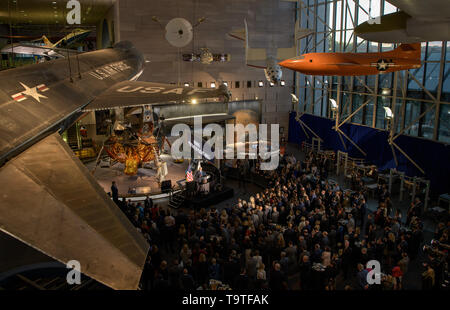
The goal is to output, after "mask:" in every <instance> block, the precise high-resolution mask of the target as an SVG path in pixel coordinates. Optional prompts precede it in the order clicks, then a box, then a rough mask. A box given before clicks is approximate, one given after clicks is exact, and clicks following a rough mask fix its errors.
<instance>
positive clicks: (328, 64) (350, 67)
mask: <svg viewBox="0 0 450 310" xmlns="http://www.w3.org/2000/svg"><path fill="white" fill-rule="evenodd" d="M402 56H403V54H401V53H395V52H393V51H392V52H384V53H309V54H304V55H302V56H299V57H295V58H291V59H288V60H285V61H282V62H281V63H280V65H281V66H282V67H285V68H289V69H291V70H294V71H298V72H301V73H303V74H308V75H335V76H359V75H373V74H380V73H389V72H394V71H400V70H407V69H414V68H419V67H420V66H421V63H420V58H410V57H402Z"/></svg>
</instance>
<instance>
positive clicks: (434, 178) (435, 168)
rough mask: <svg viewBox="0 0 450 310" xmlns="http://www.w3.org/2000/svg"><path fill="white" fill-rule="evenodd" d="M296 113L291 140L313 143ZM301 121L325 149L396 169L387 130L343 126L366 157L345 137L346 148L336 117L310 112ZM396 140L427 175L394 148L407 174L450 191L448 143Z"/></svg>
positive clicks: (291, 121) (438, 190) (407, 138)
mask: <svg viewBox="0 0 450 310" xmlns="http://www.w3.org/2000/svg"><path fill="white" fill-rule="evenodd" d="M295 115H296V114H295V112H291V113H290V115H289V135H288V140H289V142H291V143H297V144H301V143H302V142H303V141H306V142H311V138H312V137H314V136H313V134H312V133H311V132H310V131H309V130H308V129H307V128H306V127H305V126H303V127H304V129H305V131H306V133H307V134H308V135H309V138H308V137H307V136H306V135H305V132H304V130H303V129H302V127H301V126H300V124H299V122H297V121H296V120H295ZM301 120H302V121H303V122H304V123H305V124H306V125H307V126H308V127H309V128H311V130H313V131H314V132H315V133H316V134H317V135H318V136H319V137H320V138H321V139H322V140H323V142H322V148H323V149H332V150H335V151H338V150H340V151H344V152H348V154H349V156H351V157H356V158H364V159H365V160H366V162H369V163H372V164H374V165H377V166H378V168H379V169H380V170H385V169H389V168H395V160H394V157H393V155H392V149H391V147H390V145H389V144H388V133H387V132H386V131H384V130H380V129H376V128H370V127H366V126H361V125H354V124H347V123H346V124H344V125H342V126H341V127H340V128H341V130H342V132H344V133H345V134H346V135H347V136H348V137H349V138H350V139H352V140H353V141H354V142H355V143H356V144H357V145H358V146H359V147H360V148H361V149H362V150H363V151H364V152H366V154H367V156H364V154H362V153H361V152H360V151H359V150H358V149H357V148H356V147H355V146H354V145H353V144H352V143H351V142H349V141H348V140H347V139H346V138H345V137H344V136H342V139H343V140H344V143H345V146H346V148H347V149H345V147H344V145H343V144H342V142H341V139H340V138H339V136H338V133H337V132H336V131H335V130H333V129H332V127H333V126H334V124H335V121H334V120H331V119H328V118H323V117H320V116H316V115H311V114H304V115H302V117H301ZM395 143H396V144H397V145H398V146H399V147H400V148H401V149H402V150H403V151H404V152H405V153H406V154H408V156H409V157H411V158H412V159H413V160H414V161H415V162H416V163H417V164H418V165H419V166H420V167H421V168H422V169H423V170H424V171H425V175H424V174H422V172H421V171H420V170H418V169H417V168H416V167H415V166H414V165H413V164H412V163H411V162H410V161H409V160H408V159H407V158H406V157H405V156H404V155H403V154H402V153H401V152H399V151H398V150H397V149H396V148H394V150H395V154H396V156H397V160H398V167H397V169H398V170H400V171H404V172H405V174H406V175H408V176H420V177H424V178H426V179H429V180H430V182H431V190H432V191H433V193H435V194H442V193H447V192H449V191H450V146H449V145H447V144H443V143H437V142H434V141H431V140H426V139H420V138H415V137H410V136H406V135H401V136H399V137H398V138H397V139H396V140H395Z"/></svg>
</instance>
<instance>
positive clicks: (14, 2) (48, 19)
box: [0, 0, 115, 27]
mask: <svg viewBox="0 0 450 310" xmlns="http://www.w3.org/2000/svg"><path fill="white" fill-rule="evenodd" d="M78 1H79V2H80V3H81V23H82V25H81V27H83V26H86V25H88V26H89V25H95V24H97V23H98V21H99V20H101V18H103V16H104V15H105V13H106V12H107V11H108V9H109V8H111V7H112V6H113V4H114V2H115V0H78ZM66 5H67V0H1V1H0V24H12V25H17V24H30V25H50V24H51V25H59V27H61V26H62V25H65V24H66V15H67V12H68V11H70V10H69V9H67V8H66Z"/></svg>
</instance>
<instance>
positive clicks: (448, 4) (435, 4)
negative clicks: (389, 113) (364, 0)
mask: <svg viewBox="0 0 450 310" xmlns="http://www.w3.org/2000/svg"><path fill="white" fill-rule="evenodd" d="M387 1H388V2H390V3H391V4H392V5H395V6H396V7H398V8H399V9H400V10H402V11H404V12H406V13H407V14H408V15H410V16H412V17H414V18H417V19H421V20H429V21H434V20H442V19H448V20H450V1H448V0H387Z"/></svg>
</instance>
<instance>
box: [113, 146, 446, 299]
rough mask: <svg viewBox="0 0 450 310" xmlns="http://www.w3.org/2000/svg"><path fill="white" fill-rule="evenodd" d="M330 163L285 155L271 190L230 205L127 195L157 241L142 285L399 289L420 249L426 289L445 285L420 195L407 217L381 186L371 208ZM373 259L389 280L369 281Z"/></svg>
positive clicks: (141, 226)
mask: <svg viewBox="0 0 450 310" xmlns="http://www.w3.org/2000/svg"><path fill="white" fill-rule="evenodd" d="M329 161H330V160H329V159H327V158H326V157H324V156H321V155H317V154H314V153H310V154H307V156H306V159H305V161H299V160H296V158H295V157H294V156H289V155H286V156H284V157H283V158H282V159H281V162H280V165H279V167H278V168H277V169H276V170H273V171H265V172H264V174H265V177H266V178H267V179H268V180H270V182H269V186H268V187H267V188H266V189H264V190H262V191H261V192H259V193H256V194H255V195H253V196H251V197H250V198H249V199H247V200H243V199H238V201H237V203H235V204H233V205H227V206H225V207H224V208H221V209H218V208H215V207H214V206H211V207H210V208H207V209H203V208H202V209H190V210H182V209H179V210H176V211H175V210H170V209H165V208H160V207H159V206H158V205H157V204H155V203H153V201H152V200H151V199H150V198H147V199H146V200H145V202H143V203H137V204H135V203H132V202H129V201H126V200H121V201H118V205H119V207H120V208H121V209H122V211H123V212H124V213H125V214H126V215H127V216H128V218H129V219H130V221H131V222H132V223H133V224H134V225H135V226H136V227H137V228H138V230H140V231H141V232H142V233H143V235H144V236H145V238H146V239H147V241H148V242H149V244H150V251H149V254H148V258H147V261H146V264H145V268H144V272H143V275H142V279H141V285H142V288H143V289H156V290H158V289H208V288H209V283H210V280H216V281H220V282H222V283H226V284H227V285H228V286H229V287H231V288H232V289H256V288H269V289H273V290H286V289H301V290H312V289H314V290H336V289H345V290H355V289H359V290H367V289H383V290H400V289H403V288H404V287H405V285H406V286H407V284H408V283H407V282H406V280H405V275H407V274H408V272H409V266H410V263H411V262H413V261H415V260H417V259H419V258H418V255H419V253H422V254H421V258H420V259H422V257H424V258H423V259H424V264H423V268H424V271H423V274H422V281H423V284H422V287H423V288H427V289H433V288H439V287H441V286H442V284H443V283H444V280H445V269H446V268H445V266H446V263H447V256H445V251H440V250H439V249H441V248H440V247H439V248H438V247H437V246H436V245H433V246H430V247H428V248H426V250H425V251H422V249H421V247H422V245H423V242H424V238H423V223H422V220H421V215H422V212H421V208H423V206H422V204H421V201H420V199H419V198H418V199H416V200H415V203H414V204H412V206H411V208H410V210H409V212H408V213H407V214H402V213H401V212H399V211H398V210H396V209H395V208H394V206H393V204H392V201H391V197H390V194H389V192H388V191H387V189H386V187H381V188H380V190H379V193H378V197H379V199H378V208H377V210H376V211H375V212H371V211H370V210H369V209H368V206H367V196H366V193H365V192H364V190H363V189H360V190H358V191H352V190H344V189H343V188H341V187H340V186H339V185H338V184H337V183H336V182H331V181H328V180H327V177H328V171H329V170H330V167H331V166H332V165H331V164H330V162H329ZM242 165H243V164H242ZM404 217H405V218H404ZM448 227H449V225H448V224H447V225H446V224H444V223H441V224H439V225H438V228H437V229H436V233H435V236H434V238H435V239H436V240H438V242H436V244H438V245H440V246H444V247H445V246H448V234H449V230H448ZM436 251H437V252H439V253H441V254H442V253H444V257H441V256H440V255H437V253H436ZM374 260H375V261H378V262H379V264H380V266H379V267H380V268H381V270H380V272H381V283H375V284H373V282H372V281H370V279H375V278H376V277H375V276H373V274H374V272H373V271H376V266H375V265H373V266H372V265H370V266H368V265H367V263H368V262H369V261H374ZM421 263H422V261H421ZM372 268H375V269H372ZM368 275H369V277H368Z"/></svg>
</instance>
